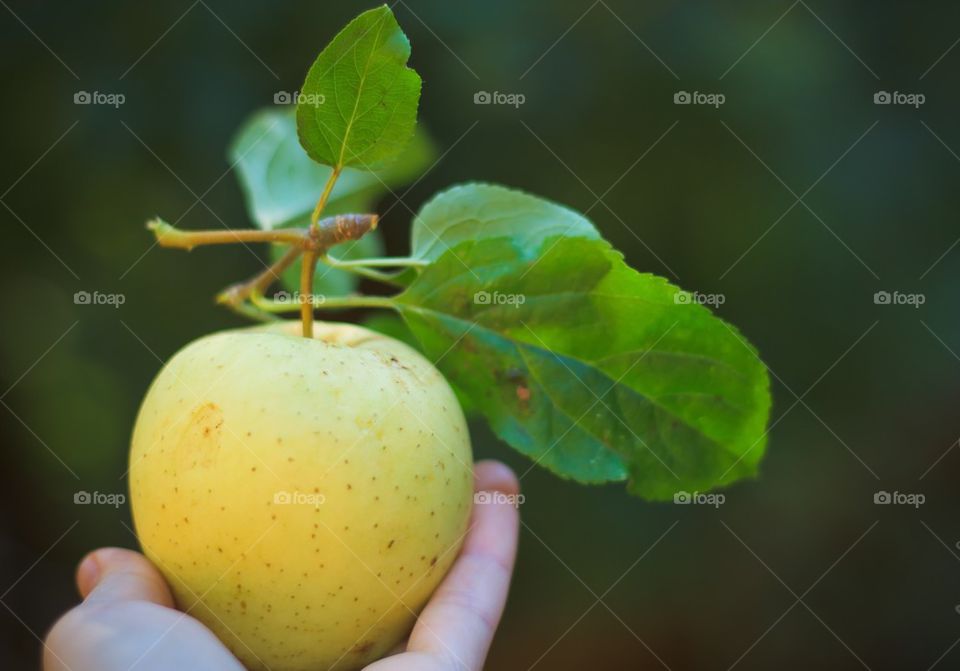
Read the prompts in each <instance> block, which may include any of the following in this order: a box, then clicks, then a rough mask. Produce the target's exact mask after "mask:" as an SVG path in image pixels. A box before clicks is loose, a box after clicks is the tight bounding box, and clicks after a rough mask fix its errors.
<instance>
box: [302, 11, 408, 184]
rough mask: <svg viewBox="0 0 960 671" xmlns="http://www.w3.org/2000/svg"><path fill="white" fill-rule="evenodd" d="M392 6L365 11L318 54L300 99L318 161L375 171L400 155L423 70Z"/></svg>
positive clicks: (309, 145) (308, 145) (306, 136)
mask: <svg viewBox="0 0 960 671" xmlns="http://www.w3.org/2000/svg"><path fill="white" fill-rule="evenodd" d="M408 58H410V42H409V40H407V36H406V35H404V34H403V31H402V30H400V26H399V25H398V24H397V20H396V18H395V17H394V16H393V12H391V11H390V8H389V7H387V6H386V5H382V6H380V7H377V8H375V9H371V10H369V11H366V12H364V13H363V14H361V15H360V16H358V17H357V18H355V19H354V20H353V21H351V22H350V23H349V24H347V27H346V28H344V29H343V30H341V31H340V32H339V33H338V34H337V36H336V37H334V38H333V40H332V41H331V42H330V44H329V45H327V47H326V48H325V49H324V50H323V51H322V52H320V55H319V56H318V57H317V60H316V61H314V63H313V65H312V66H311V67H310V70H309V72H307V78H306V81H304V83H303V87H302V88H301V90H300V102H298V104H297V131H298V133H299V136H300V143H301V144H302V145H303V148H304V149H306V151H307V154H309V155H310V158H312V159H313V160H315V161H317V162H318V163H324V164H326V165H330V166H333V167H335V168H338V169H339V168H343V167H346V166H360V167H362V168H364V169H368V170H369V169H373V168H377V167H379V166H381V165H382V164H384V163H387V162H389V161H391V160H392V159H394V158H396V157H397V155H398V154H399V153H400V152H401V151H402V150H403V148H404V146H406V144H407V142H408V141H409V139H410V137H411V136H412V135H413V129H414V126H415V125H416V122H417V104H418V103H419V101H420V75H418V74H417V73H416V72H415V71H414V70H412V69H410V68H408V67H407V65H406V63H407V59H408Z"/></svg>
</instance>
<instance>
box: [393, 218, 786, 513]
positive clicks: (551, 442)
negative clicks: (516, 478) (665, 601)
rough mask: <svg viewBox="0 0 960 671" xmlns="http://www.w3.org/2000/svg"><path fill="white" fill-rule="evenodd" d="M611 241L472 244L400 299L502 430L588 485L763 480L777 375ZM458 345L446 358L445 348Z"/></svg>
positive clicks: (644, 490) (646, 490)
mask: <svg viewBox="0 0 960 671" xmlns="http://www.w3.org/2000/svg"><path fill="white" fill-rule="evenodd" d="M678 294H679V295H681V296H683V294H682V293H680V290H679V289H677V288H676V287H674V286H672V285H670V284H669V283H668V282H667V281H666V280H665V279H663V278H660V277H656V276H653V275H649V274H642V273H638V272H637V271H635V270H633V269H631V268H630V267H628V266H627V265H626V264H625V263H624V261H623V257H622V255H621V254H620V253H619V252H617V251H616V250H614V249H613V248H612V247H610V245H609V244H608V243H606V242H605V241H603V240H599V239H589V238H567V237H561V236H555V237H552V238H547V239H544V240H542V241H540V243H539V244H537V245H534V246H533V247H532V248H530V247H521V246H520V245H518V244H517V241H516V240H515V239H511V238H504V237H502V238H492V239H490V238H488V239H482V240H477V241H472V242H463V243H461V244H459V245H457V246H456V247H454V248H453V249H451V250H449V251H448V252H446V253H445V254H443V255H442V256H441V257H440V258H439V259H437V260H436V261H435V262H434V263H432V264H430V265H429V266H427V267H426V268H425V269H424V270H423V272H422V273H421V274H420V275H419V277H418V278H417V279H416V280H414V282H413V283H412V284H411V285H410V286H409V287H408V288H407V289H406V290H405V291H404V292H403V293H402V294H401V295H400V296H399V297H398V299H397V300H398V302H399V307H400V311H401V314H402V315H403V316H404V318H405V319H406V321H407V323H408V325H409V326H410V328H411V330H412V331H413V332H414V333H415V334H416V335H417V337H418V339H419V340H420V342H421V343H422V345H423V348H424V351H425V352H426V353H427V355H428V356H431V357H434V358H439V363H438V366H439V367H440V369H441V371H442V372H443V373H444V374H445V375H446V376H447V377H448V378H449V379H450V380H451V381H452V382H453V383H454V384H455V385H456V386H457V387H458V388H459V389H461V390H462V391H463V392H464V393H465V394H466V395H467V396H468V397H469V399H470V400H471V401H472V402H473V403H474V404H475V405H476V406H477V408H478V409H479V410H480V412H482V413H483V414H484V415H485V416H486V418H487V419H488V421H489V422H490V424H491V425H492V427H493V429H494V430H495V431H496V433H497V434H498V435H499V436H501V437H502V438H503V439H504V440H506V441H507V442H508V443H510V444H511V445H513V446H514V447H515V448H517V449H518V450H520V451H521V452H523V453H524V454H527V455H528V456H530V457H531V458H533V459H534V460H536V461H537V462H538V463H540V464H541V465H543V466H546V467H547V468H549V469H550V470H552V471H554V472H555V473H557V474H559V475H561V476H564V477H568V478H573V479H576V480H578V481H581V482H588V483H598V482H607V481H614V480H623V479H627V478H629V481H630V482H629V486H628V488H629V489H630V491H631V492H633V493H635V494H638V495H640V496H642V497H644V498H648V499H653V500H664V499H670V498H671V497H672V496H673V495H674V493H676V492H678V491H694V490H699V491H703V490H707V489H710V488H713V487H717V486H721V485H724V484H727V483H729V482H732V481H734V480H736V479H738V478H741V477H745V476H749V475H752V474H754V473H755V472H756V468H757V464H758V462H759V460H760V457H761V456H762V454H763V451H764V447H765V442H766V440H765V438H766V435H765V428H766V422H767V418H768V414H769V409H770V393H769V380H768V377H767V371H766V368H765V367H764V365H763V364H762V363H761V361H760V360H759V359H758V358H757V355H756V352H755V351H754V350H753V348H752V347H751V346H750V345H748V344H746V342H745V341H743V340H742V338H741V337H740V336H739V334H738V333H737V332H736V330H735V329H734V328H733V327H731V326H729V325H727V324H726V323H725V322H723V321H722V320H720V319H719V318H717V317H715V316H714V315H713V314H711V313H710V311H709V310H707V309H706V308H704V307H703V306H700V305H697V304H692V303H690V302H689V301H685V300H683V299H678V298H677V296H678ZM441 355H442V356H441Z"/></svg>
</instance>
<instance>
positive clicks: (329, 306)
mask: <svg viewBox="0 0 960 671" xmlns="http://www.w3.org/2000/svg"><path fill="white" fill-rule="evenodd" d="M250 300H251V301H252V302H253V304H254V305H256V306H257V307H258V308H260V309H261V310H263V311H264V312H269V313H283V312H295V311H298V310H302V307H303V304H306V305H308V306H309V307H310V308H311V310H317V309H319V310H348V309H351V308H385V309H389V310H396V309H397V304H396V302H395V301H394V300H393V299H392V298H389V297H387V296H362V295H352V296H315V295H313V294H309V295H307V296H303V295H301V296H300V300H299V301H275V300H271V299H269V298H264V297H263V296H258V295H256V294H254V295H253V296H251V297H250Z"/></svg>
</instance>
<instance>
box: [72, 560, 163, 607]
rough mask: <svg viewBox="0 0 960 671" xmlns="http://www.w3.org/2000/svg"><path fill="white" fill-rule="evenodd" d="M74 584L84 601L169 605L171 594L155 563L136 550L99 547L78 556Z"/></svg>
mask: <svg viewBox="0 0 960 671" xmlns="http://www.w3.org/2000/svg"><path fill="white" fill-rule="evenodd" d="M77 587H78V588H79V590H80V595H81V596H82V597H83V598H84V600H87V601H108V600H109V601H150V602H152V603H157V604H160V605H163V606H168V607H169V606H172V605H173V598H172V596H171V594H170V590H169V588H168V587H167V584H166V582H165V581H164V579H163V577H162V576H161V575H160V572H159V571H157V569H156V567H154V565H153V564H151V563H150V562H149V560H147V558H146V557H144V556H143V555H142V554H140V553H139V552H134V551H133V550H126V549H124V548H115V547H108V548H100V549H99V550H94V551H93V552H91V553H90V554H88V555H87V556H86V557H84V558H83V560H81V562H80V564H79V566H78V567H77Z"/></svg>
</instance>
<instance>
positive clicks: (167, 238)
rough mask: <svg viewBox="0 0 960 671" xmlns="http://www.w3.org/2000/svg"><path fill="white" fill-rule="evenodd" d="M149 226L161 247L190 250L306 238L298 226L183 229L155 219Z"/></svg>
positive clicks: (291, 242) (299, 240) (290, 242)
mask: <svg viewBox="0 0 960 671" xmlns="http://www.w3.org/2000/svg"><path fill="white" fill-rule="evenodd" d="M147 228H148V229H150V230H151V231H153V234H154V235H155V236H156V237H157V244H159V245H160V246H161V247H172V248H176V249H186V250H187V251H190V250H191V249H193V248H194V247H198V246H200V245H225V244H234V243H237V242H281V243H287V244H300V243H301V242H302V241H303V239H304V231H303V230H301V229H297V228H282V229H277V230H274V231H258V230H255V229H241V230H232V229H229V228H226V229H224V230H222V231H183V230H180V229H179V228H176V227H174V226H171V225H170V224H168V223H166V222H164V221H160V220H158V219H154V220H152V221H150V222H147Z"/></svg>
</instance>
